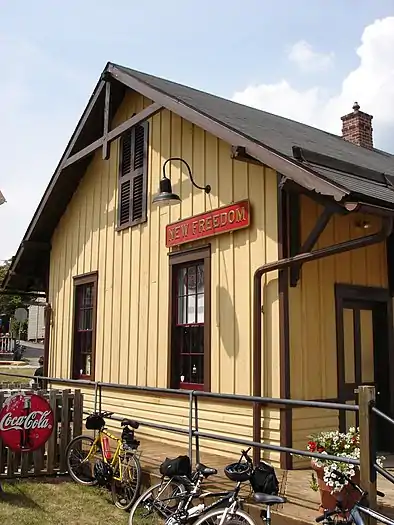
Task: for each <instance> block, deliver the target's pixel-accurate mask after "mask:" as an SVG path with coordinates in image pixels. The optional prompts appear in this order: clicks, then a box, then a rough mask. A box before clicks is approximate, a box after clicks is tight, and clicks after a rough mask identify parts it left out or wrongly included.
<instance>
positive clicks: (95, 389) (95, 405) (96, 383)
mask: <svg viewBox="0 0 394 525" xmlns="http://www.w3.org/2000/svg"><path fill="white" fill-rule="evenodd" d="M97 390H98V382H97V381H96V382H95V384H94V411H95V412H97Z"/></svg>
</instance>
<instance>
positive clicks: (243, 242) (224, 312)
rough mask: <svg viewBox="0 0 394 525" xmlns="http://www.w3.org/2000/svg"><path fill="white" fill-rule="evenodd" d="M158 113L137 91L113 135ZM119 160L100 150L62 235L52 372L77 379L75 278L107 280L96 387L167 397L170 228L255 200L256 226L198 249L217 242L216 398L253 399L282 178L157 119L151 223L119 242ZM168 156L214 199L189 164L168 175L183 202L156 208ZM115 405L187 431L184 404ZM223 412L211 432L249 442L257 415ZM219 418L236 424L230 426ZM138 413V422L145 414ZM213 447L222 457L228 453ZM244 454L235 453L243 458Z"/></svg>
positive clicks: (269, 326)
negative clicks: (256, 310)
mask: <svg viewBox="0 0 394 525" xmlns="http://www.w3.org/2000/svg"><path fill="white" fill-rule="evenodd" d="M150 103H151V101H150V100H148V99H146V98H144V97H142V96H140V95H137V94H135V93H132V92H130V93H129V94H127V95H126V97H125V100H124V101H123V103H122V105H121V107H120V108H119V110H118V112H117V114H116V116H115V119H114V124H113V125H114V126H116V125H118V124H120V123H121V122H123V121H124V120H126V119H127V118H129V117H130V116H131V115H133V113H138V112H139V111H141V110H142V109H143V108H144V107H146V106H147V105H149V104H150ZM118 150H119V140H118V141H116V142H113V143H112V144H111V156H110V159H109V160H108V161H104V160H102V158H101V150H100V151H97V152H96V154H95V156H94V157H93V159H92V161H91V163H90V165H89V166H88V168H87V171H86V174H85V176H84V178H83V180H82V181H81V183H80V184H79V187H78V189H77V190H76V192H75V194H74V196H73V198H72V200H71V202H70V203H69V205H68V208H67V210H66V212H65V214H64V215H63V217H62V219H61V220H60V222H59V225H58V227H57V229H56V231H55V232H54V235H53V239H52V252H51V267H50V302H51V304H52V307H53V318H52V328H51V340H50V345H51V350H50V356H51V357H50V374H52V376H55V377H70V370H71V348H72V320H73V277H75V276H77V275H81V274H85V273H89V272H93V271H98V299H97V335H96V366H95V378H96V380H102V381H105V382H112V383H120V384H129V385H141V386H144V385H148V386H157V387H167V386H168V384H167V370H168V356H169V350H168V306H169V304H168V303H169V300H168V294H169V263H168V253H169V250H168V249H167V248H166V246H165V227H166V225H167V224H168V223H170V222H174V221H177V220H178V219H183V218H188V217H190V216H192V215H195V214H198V213H201V212H204V211H209V210H211V209H215V208H218V207H220V206H224V205H228V204H230V203H232V202H236V201H239V200H242V199H250V203H251V208H252V221H251V222H252V224H251V226H250V227H249V228H247V229H244V230H240V231H236V232H233V233H228V234H223V235H218V236H216V237H211V238H210V239H206V240H205V241H200V242H199V244H207V243H210V245H211V254H212V255H211V273H212V275H211V297H212V299H211V316H212V317H211V390H212V391H213V392H224V393H238V394H250V393H251V389H252V300H253V297H252V295H253V294H252V291H253V289H252V282H253V273H254V271H255V269H256V268H257V267H259V266H261V265H262V264H264V263H265V262H269V261H274V260H277V259H278V247H277V176H276V172H274V171H273V170H271V169H269V168H265V167H262V166H257V165H252V164H247V163H244V162H240V161H235V160H232V159H231V155H230V154H231V150H230V145H228V144H226V143H225V142H223V141H221V140H219V139H217V138H216V137H214V136H212V135H211V134H209V133H208V132H205V131H204V130H203V129H201V128H199V127H197V126H195V125H193V124H191V123H189V122H188V121H186V120H183V119H181V118H180V117H179V116H177V115H175V114H173V113H171V112H169V111H167V110H162V111H161V112H160V113H158V114H156V115H155V116H154V117H152V118H151V119H150V120H149V154H148V164H149V168H148V220H147V222H146V223H144V224H141V225H138V226H136V227H132V228H128V229H124V230H122V231H119V232H117V231H116V229H115V228H116V213H117V187H118V157H119V151H118ZM170 156H177V157H182V158H184V159H185V160H186V161H187V162H188V163H189V164H190V166H191V169H192V172H193V176H194V178H195V180H196V182H197V183H198V184H199V185H205V184H210V185H211V188H212V191H211V193H210V194H209V195H206V194H205V193H204V191H201V190H199V189H196V188H193V186H192V184H191V183H190V180H189V179H188V177H187V176H186V172H185V170H184V168H183V170H184V171H183V172H182V169H181V168H182V166H181V165H180V164H179V163H178V162H173V163H171V165H170V166H168V168H170V174H171V181H172V186H173V191H174V192H175V193H178V194H179V195H180V197H181V199H182V200H181V202H180V203H179V204H176V205H172V206H171V207H169V206H165V207H159V206H155V205H152V204H151V200H152V196H153V195H154V194H155V193H156V192H157V190H158V186H159V179H160V178H161V176H162V165H163V162H164V161H165V160H166V159H167V158H168V157H170ZM196 245H198V243H191V244H190V245H188V246H184V248H188V247H192V246H196ZM277 277H278V276H277V273H274V272H273V273H270V274H268V276H266V277H265V280H264V281H263V298H264V305H265V310H264V315H263V316H262V317H263V320H262V323H263V341H264V344H263V346H264V351H263V359H262V374H263V375H262V377H263V381H262V382H263V384H262V392H263V394H264V395H268V396H278V395H279V329H278V324H279V306H278V282H277ZM114 395H115V396H116V403H115V405H116V406H117V407H118V412H119V411H123V412H122V413H124V415H129V416H130V415H131V412H130V411H131V409H133V410H134V408H133V407H134V404H135V403H137V404H138V402H137V401H138V399H142V398H143V399H144V401H143V404H141V405H140V407H143V408H141V410H140V412H139V413H141V417H143V415H144V414H146V415H147V416H146V417H148V416H149V418H151V419H152V421H161V420H162V419H163V418H164V420H165V421H166V422H167V424H177V422H178V423H179V417H178V416H179V414H178V411H177V409H176V407H177V406H178V404H179V403H181V404H182V403H183V404H184V405H185V407H186V404H187V400H183V401H182V400H180V399H178V401H177V402H176V403H175V402H174V404H173V405H171V406H173V408H172V409H170V408H169V406H170V405H168V404H167V405H166V404H165V403H164V401H160V398H159V397H158V396H149V395H145V396H142V397H141V396H135V395H134V394H133V395H131V394H127V393H126V392H122V393H121V392H119V391H117V392H115V393H114V394H111V395H110V396H109V397H108V404H109V406H112V404H113V399H114V398H113V396H114ZM111 400H112V401H111ZM163 403H164V405H163ZM185 403H186V404H185ZM205 404H206V405H207V406H211V405H215V403H213V402H211V403H210V404H209V403H205ZM222 404H223V403H222ZM163 406H165V410H164V411H163ZM216 406H217V407H219V410H217V409H213V411H212V412H211V413H209V410H208V412H207V415H206V417H205V419H204V420H205V422H206V424H205V428H206V429H209V430H210V431H212V430H213V429H216V430H217V431H220V432H224V434H228V435H234V434H236V435H237V436H238V437H240V436H245V437H246V438H247V437H248V436H249V437H250V438H251V437H252V408H251V406H249V407H246V406H243V407H241V408H239V407H238V408H237V407H236V406H235V405H234V406H231V405H229V404H228V405H227V406H228V410H227V411H226V412H223V406H221V404H220V403H217V404H216ZM136 411H137V412H138V410H137V409H136ZM218 412H221V413H225V414H226V417H227V416H228V418H227V419H226V418H224V419H225V421H223V423H221V424H219V419H218ZM271 412H272V411H270V414H271ZM231 414H233V415H232V416H231V418H230V415H231ZM267 414H268V412H265V416H266V417H265V420H264V423H263V426H264V428H265V430H266V431H267V426H268V427H269V421H270V420H271V417H269V416H267ZM133 415H134V416H135V417H137V414H136V413H133ZM273 416H275V417H272V421H273V428H272V432H273V435H274V438H273V439H274V441H279V428H277V427H278V425H277V414H276V412H275V414H274V415H273ZM234 417H235V419H234ZM236 422H238V424H237V425H235V426H234V423H236ZM174 439H175V438H174ZM179 439H183V438H182V437H179ZM212 446H216V447H217V448H218V449H219V448H223V445H222V444H216V445H214V444H212ZM239 448H240V447H239V446H235V449H236V450H238V449H239Z"/></svg>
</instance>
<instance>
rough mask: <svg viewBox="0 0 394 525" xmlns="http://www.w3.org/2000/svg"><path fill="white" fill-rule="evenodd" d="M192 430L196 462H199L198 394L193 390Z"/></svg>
mask: <svg viewBox="0 0 394 525" xmlns="http://www.w3.org/2000/svg"><path fill="white" fill-rule="evenodd" d="M194 430H195V431H196V433H195V434H194V437H195V444H196V463H200V438H199V437H198V394H196V392H194Z"/></svg>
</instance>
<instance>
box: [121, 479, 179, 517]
mask: <svg viewBox="0 0 394 525" xmlns="http://www.w3.org/2000/svg"><path fill="white" fill-rule="evenodd" d="M185 491H186V489H185V486H184V485H183V484H182V483H180V482H179V481H174V480H170V481H162V482H161V483H157V484H156V485H153V486H152V487H150V488H149V489H148V490H147V491H146V492H144V493H143V494H141V496H140V497H139V498H138V499H137V501H136V502H135V503H134V505H133V506H132V508H131V511H130V515H129V525H133V524H134V525H144V523H145V522H146V523H149V524H150V523H152V518H153V519H154V521H155V522H159V523H160V522H163V521H165V520H167V519H168V518H169V517H170V516H172V514H174V512H175V511H176V510H177V508H178V505H179V503H180V495H181V494H184V493H185Z"/></svg>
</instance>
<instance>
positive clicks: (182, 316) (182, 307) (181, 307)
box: [177, 295, 187, 324]
mask: <svg viewBox="0 0 394 525" xmlns="http://www.w3.org/2000/svg"><path fill="white" fill-rule="evenodd" d="M177 323H178V324H186V323H187V296H186V295H185V296H183V297H179V298H178V316H177Z"/></svg>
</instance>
